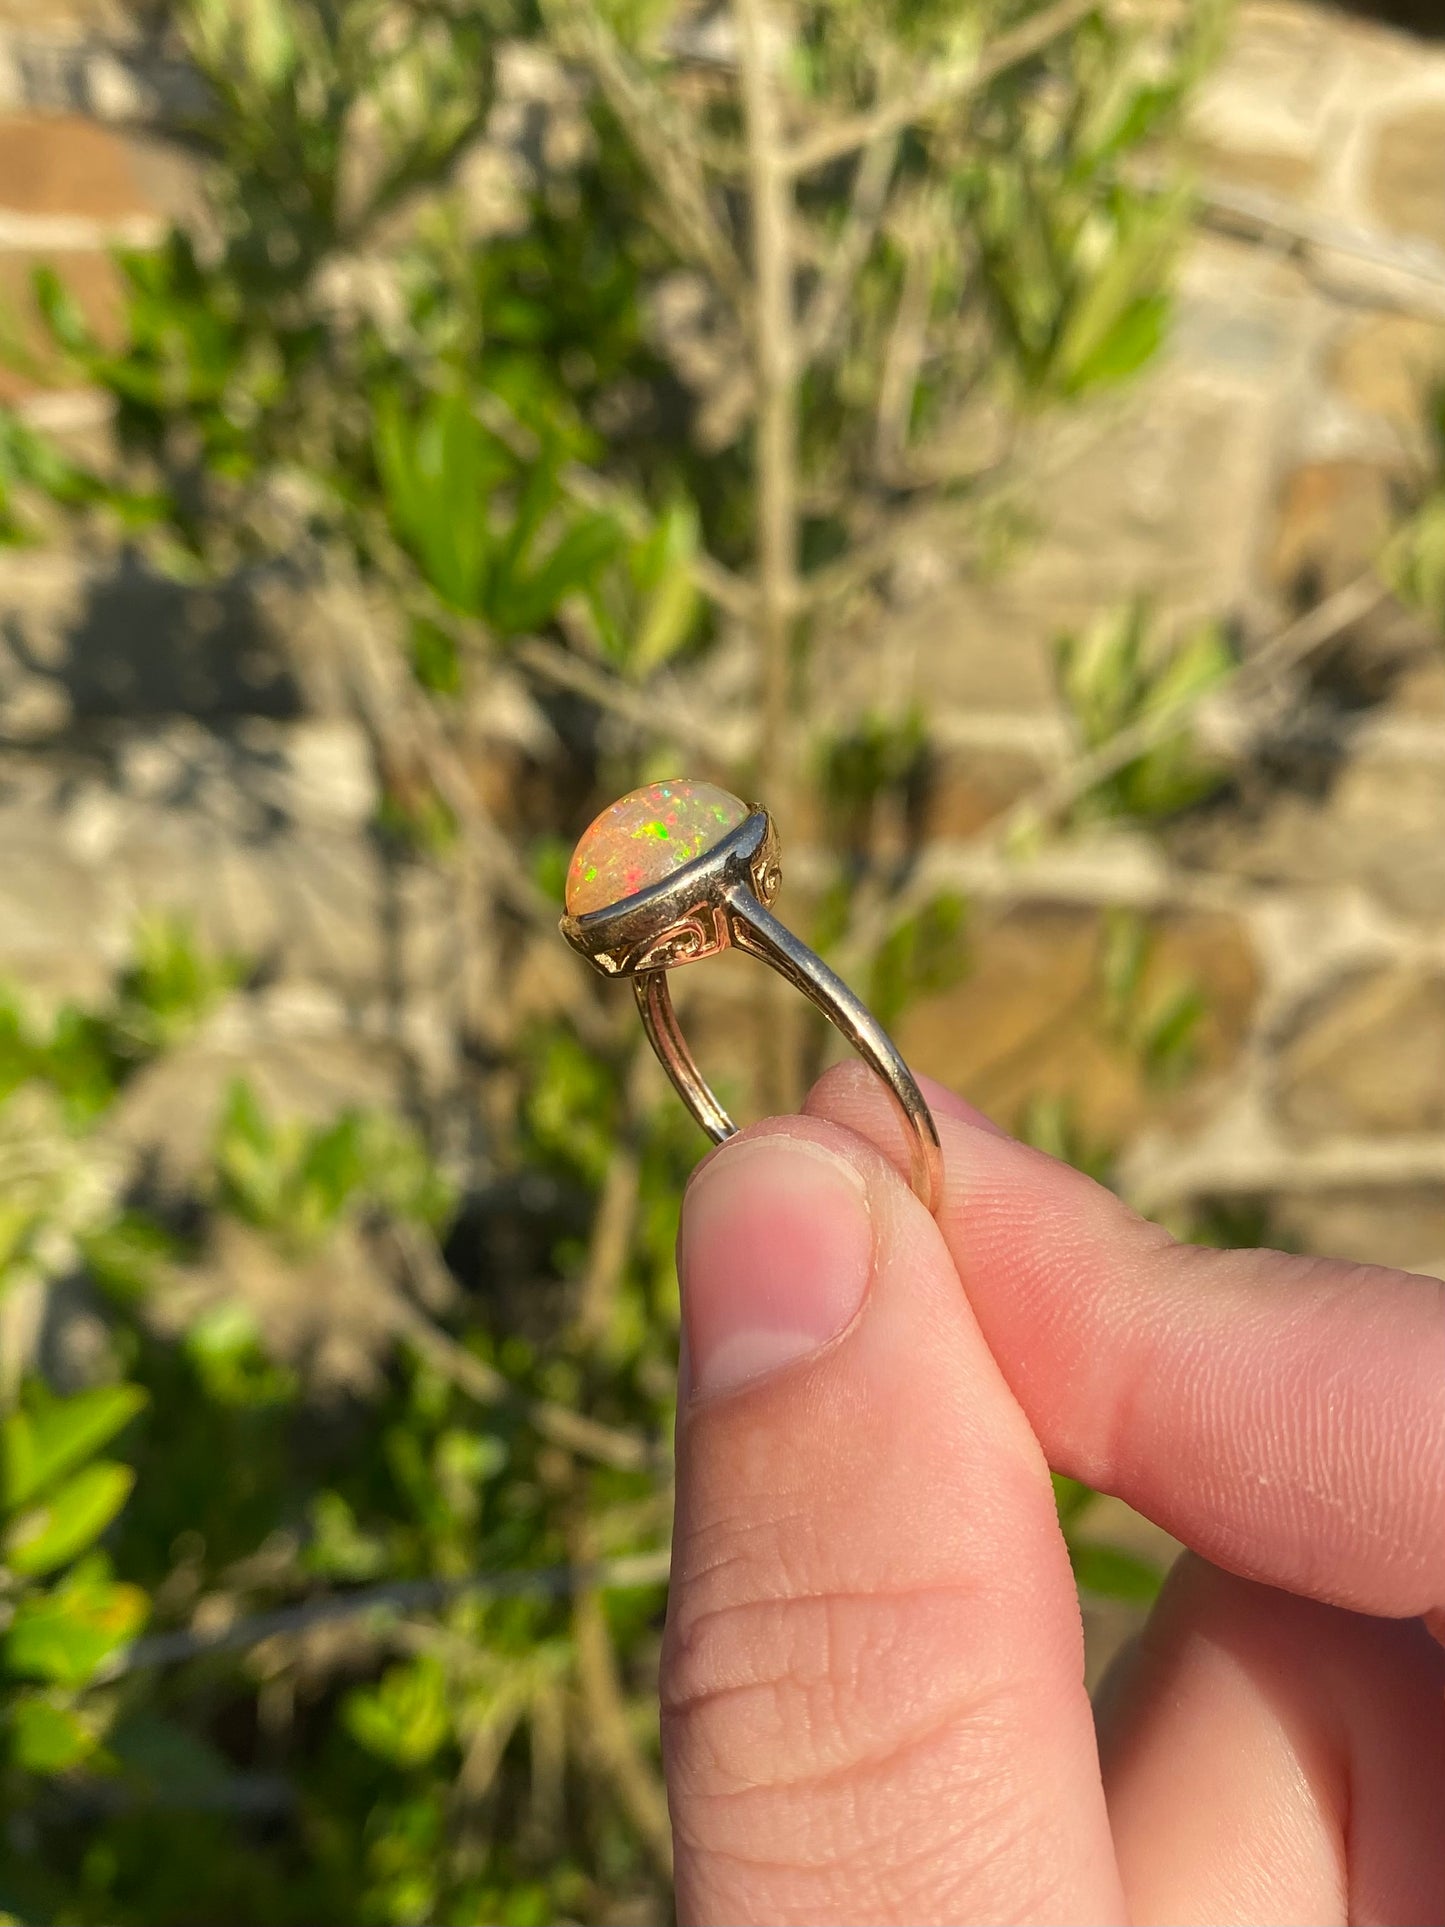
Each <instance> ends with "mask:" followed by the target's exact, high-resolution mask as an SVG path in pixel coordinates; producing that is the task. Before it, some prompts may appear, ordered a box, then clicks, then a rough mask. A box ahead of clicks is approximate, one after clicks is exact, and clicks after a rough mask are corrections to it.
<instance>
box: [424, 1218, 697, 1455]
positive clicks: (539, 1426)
mask: <svg viewBox="0 0 1445 1927" xmlns="http://www.w3.org/2000/svg"><path fill="white" fill-rule="evenodd" d="M390 1232H391V1238H392V1241H393V1243H394V1244H395V1245H396V1247H397V1249H398V1251H399V1252H400V1254H401V1256H402V1260H403V1262H404V1263H405V1264H406V1265H407V1267H408V1269H409V1270H411V1271H413V1272H414V1273H415V1274H417V1275H419V1276H420V1277H422V1278H423V1279H425V1277H426V1274H427V1268H428V1267H429V1266H430V1265H433V1264H440V1263H441V1262H442V1259H441V1257H440V1254H439V1253H438V1252H437V1251H436V1248H435V1246H434V1244H433V1243H432V1240H431V1237H430V1234H429V1233H427V1232H425V1231H422V1230H421V1229H420V1228H419V1227H417V1226H415V1225H407V1224H395V1225H393V1226H391V1227H390ZM390 1312H391V1318H392V1324H393V1328H394V1329H395V1331H396V1333H397V1335H398V1336H399V1337H402V1338H404V1339H405V1340H406V1341H407V1343H408V1344H409V1345H411V1346H412V1347H413V1349H414V1350H415V1351H416V1352H417V1354H418V1356H419V1357H421V1358H423V1359H425V1361H426V1362H427V1364H429V1365H430V1366H431V1367H432V1368H433V1370H434V1371H437V1372H439V1373H440V1374H441V1376H442V1377H444V1378H446V1379H449V1380H450V1381H451V1383H452V1384H453V1385H455V1386H456V1387H457V1388H458V1389H459V1390H460V1391H463V1392H465V1393H466V1395H467V1397H468V1398H474V1399H475V1400H476V1401H477V1403H478V1404H479V1405H494V1406H502V1407H508V1406H510V1407H511V1408H512V1409H513V1410H514V1411H516V1412H518V1413H519V1414H520V1415H521V1416H522V1417H523V1418H525V1419H526V1420H527V1422H528V1423H529V1424H530V1425H531V1426H533V1427H534V1429H535V1430H536V1431H537V1432H539V1433H540V1434H541V1435H542V1437H543V1438H547V1439H550V1440H551V1441H552V1443H553V1444H554V1445H561V1446H565V1447H566V1448H567V1450H568V1451H569V1452H576V1453H578V1454H579V1455H580V1456H581V1457H583V1458H588V1459H593V1460H596V1461H597V1462H598V1463H599V1464H602V1465H611V1466H616V1467H617V1468H618V1469H619V1470H621V1471H625V1472H641V1471H661V1470H664V1469H665V1468H666V1466H667V1463H668V1459H667V1454H666V1452H665V1451H664V1450H663V1448H661V1447H660V1446H657V1445H654V1444H653V1443H652V1442H651V1441H650V1440H648V1439H644V1438H642V1437H640V1436H639V1435H638V1434H637V1433H635V1432H624V1431H621V1430H619V1429H618V1428H617V1427H616V1426H612V1425H604V1424H602V1423H601V1421H600V1420H598V1419H594V1418H589V1417H588V1416H587V1415H586V1413H585V1412H574V1411H573V1410H572V1409H571V1407H570V1406H566V1405H558V1404H555V1403H554V1402H553V1401H551V1400H550V1399H536V1398H528V1397H527V1396H526V1395H525V1394H523V1393H520V1392H518V1390H517V1388H516V1387H515V1386H514V1385H513V1384H512V1383H511V1381H510V1380H509V1379H508V1378H506V1377H505V1376H504V1375H503V1374H502V1373H501V1372H499V1371H497V1369H496V1368H495V1366H492V1365H488V1364H487V1362H486V1361H485V1359H481V1358H478V1357H477V1355H476V1353H475V1352H469V1351H468V1350H467V1348H466V1346H465V1345H462V1344H459V1343H458V1342H457V1340H456V1339H455V1338H453V1337H452V1336H451V1335H450V1333H448V1332H445V1331H443V1330H442V1329H441V1327H440V1326H439V1325H436V1324H434V1323H433V1322H432V1320H431V1319H430V1318H428V1317H427V1315H426V1313H425V1312H424V1311H423V1310H422V1309H421V1307H420V1306H419V1305H416V1304H413V1303H412V1301H411V1300H410V1299H408V1298H404V1297H402V1296H401V1295H400V1294H399V1293H398V1294H396V1295H395V1296H394V1297H393V1299H392V1300H391V1305H390Z"/></svg>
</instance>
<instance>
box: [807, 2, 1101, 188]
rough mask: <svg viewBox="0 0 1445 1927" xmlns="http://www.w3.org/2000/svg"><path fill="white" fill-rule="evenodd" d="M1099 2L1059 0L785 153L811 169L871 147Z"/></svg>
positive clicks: (1038, 48) (1054, 35) (954, 100)
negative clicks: (974, 53) (963, 62)
mask: <svg viewBox="0 0 1445 1927" xmlns="http://www.w3.org/2000/svg"><path fill="white" fill-rule="evenodd" d="M1098 7H1099V0H1057V4H1056V5H1054V6H1052V7H1046V8H1045V9H1044V11H1043V12H1042V13H1038V14H1035V15H1034V16H1033V17H1032V18H1031V19H1029V20H1025V21H1024V22H1023V23H1022V25H1020V26H1018V27H1016V28H1015V29H1014V30H1013V32H1012V33H1006V34H1001V35H1000V36H999V38H998V39H997V40H995V41H994V42H993V44H992V46H990V47H988V48H986V49H985V51H984V52H983V53H982V54H981V55H980V56H979V57H978V59H977V60H975V61H973V62H972V63H971V64H970V65H969V66H967V67H958V68H954V69H952V70H950V71H947V72H945V73H942V74H939V75H938V76H937V78H936V79H934V80H931V81H925V82H921V83H920V84H918V85H915V86H914V87H913V88H911V89H908V88H905V89H903V90H902V91H901V92H900V93H899V95H898V96H897V98H895V99H893V100H888V101H885V102H883V103H882V105H881V106H878V107H870V108H868V109H867V110H866V111H865V112H863V113H861V114H853V115H850V116H849V118H848V119H847V120H843V121H839V122H837V123H836V124H835V125H834V126H832V127H824V128H821V129H819V131H818V132H817V133H815V134H810V135H808V136H807V137H806V138H804V139H803V140H800V141H799V142H798V143H797V145H796V146H795V147H794V148H793V149H792V151H791V153H789V154H788V155H787V156H786V161H785V164H786V166H787V168H788V171H789V172H790V173H793V174H810V173H812V172H813V170H814V169H815V168H819V167H824V166H826V165H827V163H828V162H829V161H836V160H841V159H842V158H843V156H844V155H845V154H851V153H853V152H854V151H855V150H856V149H857V148H860V147H866V146H867V145H868V144H869V142H870V141H875V140H878V139H880V138H881V137H882V136H884V135H886V134H895V133H901V132H902V131H903V129H904V128H905V127H912V126H915V125H916V124H917V123H918V122H920V121H926V120H930V119H932V117H933V116H934V115H935V114H938V113H939V112H941V111H942V110H943V109H944V108H945V107H953V106H956V105H957V104H958V103H959V101H961V100H967V99H968V98H969V96H970V95H972V94H976V93H979V92H980V91H981V90H982V89H983V88H984V87H986V86H987V85H988V84H989V82H990V81H992V80H997V79H998V77H999V75H1000V74H1002V73H1006V72H1007V71H1008V69H1009V68H1010V67H1017V66H1020V65H1021V64H1022V63H1023V62H1024V61H1026V60H1031V59H1032V58H1033V57H1034V55H1035V54H1037V53H1042V52H1043V50H1044V48H1045V47H1047V46H1048V45H1049V43H1050V42H1051V41H1054V40H1057V39H1058V38H1059V36H1060V35H1061V34H1065V33H1067V32H1068V31H1069V29H1070V28H1071V27H1076V26H1078V24H1079V22H1080V21H1081V20H1083V19H1085V18H1086V17H1087V16H1088V15H1089V14H1091V13H1096V12H1097V11H1098Z"/></svg>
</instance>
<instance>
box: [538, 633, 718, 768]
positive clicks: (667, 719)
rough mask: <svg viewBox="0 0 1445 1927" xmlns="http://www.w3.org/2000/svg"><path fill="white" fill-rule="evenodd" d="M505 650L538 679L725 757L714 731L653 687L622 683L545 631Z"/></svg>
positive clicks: (636, 725)
mask: <svg viewBox="0 0 1445 1927" xmlns="http://www.w3.org/2000/svg"><path fill="white" fill-rule="evenodd" d="M507 654H508V656H510V657H511V659H512V660H513V661H514V662H517V663H519V664H520V665H521V666H522V668H523V669H525V670H527V671H528V673H529V674H530V675H532V676H534V677H535V678H536V679H537V680H538V681H539V682H545V683H547V684H549V685H550V687H551V688H553V689H564V690H566V691H568V692H569V693H570V694H571V695H574V696H582V697H584V698H585V699H586V701H588V702H589V703H592V704H593V705H594V706H595V707H596V708H598V709H602V710H605V711H606V712H607V714H608V715H610V716H616V717H617V718H618V719H619V720H620V721H622V722H625V723H628V724H630V725H631V727H632V728H633V729H636V730H638V731H640V732H641V733H642V734H643V735H645V736H650V737H656V736H669V737H671V738H672V739H673V740H674V741H675V742H676V743H677V744H678V746H679V747H680V748H682V749H686V750H695V751H696V752H697V753H698V754H699V755H701V756H710V757H712V758H713V759H714V760H721V759H720V758H719V755H718V747H717V740H716V738H715V736H714V735H713V732H712V731H711V730H709V729H706V728H705V727H704V726H703V724H702V723H700V722H699V721H698V720H697V719H696V717H693V716H688V715H684V713H683V712H682V711H681V710H680V709H678V708H677V706H676V705H675V704H673V703H669V702H665V701H663V700H661V699H660V697H659V695H658V692H657V691H655V690H652V689H649V688H635V687H633V685H632V684H630V683H625V682H622V681H620V680H619V679H618V678H617V677H616V676H613V675H610V674H609V673H608V671H607V670H606V669H604V668H602V667H601V665H600V664H597V663H591V662H588V661H586V660H585V658H584V657H582V656H578V655H574V654H573V652H572V651H571V650H570V649H563V648H561V647H560V646H559V645H558V644H557V643H555V642H551V641H549V640H548V639H547V638H546V637H545V636H524V637H522V638H521V640H520V641H518V642H514V643H512V644H511V645H510V646H509V648H508V650H507Z"/></svg>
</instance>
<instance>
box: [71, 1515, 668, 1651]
mask: <svg viewBox="0 0 1445 1927" xmlns="http://www.w3.org/2000/svg"><path fill="white" fill-rule="evenodd" d="M670 1563H671V1556H670V1554H669V1553H668V1551H667V1549H666V1548H665V1547H664V1548H662V1549H660V1550H659V1551H656V1552H638V1553H631V1554H628V1555H627V1556H626V1557H624V1558H620V1559H603V1560H599V1561H598V1562H597V1563H596V1564H595V1565H591V1566H574V1565H568V1566H536V1567H533V1568H532V1569H530V1570H528V1569H526V1568H523V1569H521V1570H519V1571H515V1572H470V1573H462V1574H461V1575H460V1576H457V1577H449V1578H445V1579H398V1580H394V1581H392V1582H391V1583H390V1584H388V1585H383V1586H367V1587H364V1588H362V1589H360V1590H359V1591H356V1592H343V1593H330V1594H327V1595H326V1596H325V1597H323V1598H320V1599H308V1600H306V1601H305V1602H304V1603H302V1604H301V1605H298V1606H282V1607H280V1608H278V1609H277V1611H275V1612H269V1613H253V1614H251V1615H250V1616H249V1617H248V1618H245V1619H237V1620H233V1621H232V1622H231V1624H230V1625H228V1626H218V1627H217V1628H216V1629H215V1630H214V1631H212V1632H173V1633H154V1634H152V1636H151V1637H150V1638H149V1639H138V1640H137V1641H136V1642H135V1644H134V1645H133V1646H129V1647H127V1648H126V1650H125V1651H124V1652H123V1653H121V1654H119V1655H118V1656H117V1657H116V1658H115V1659H113V1660H111V1661H110V1662H109V1663H108V1664H107V1665H106V1667H105V1668H104V1669H103V1671H102V1672H101V1674H100V1675H99V1680H98V1683H103V1682H104V1681H107V1680H112V1679H119V1678H121V1677H123V1676H124V1675H125V1674H127V1673H139V1672H143V1671H146V1670H148V1669H149V1668H151V1667H155V1666H180V1665H183V1664H184V1663H185V1662H186V1661H187V1660H191V1659H199V1658H201V1657H202V1656H203V1655H206V1654H210V1653H238V1652H246V1651H249V1649H250V1648H251V1647H253V1646H259V1645H260V1644H261V1643H262V1641H263V1640H267V1639H282V1638H295V1637H297V1636H298V1635H299V1634H302V1633H308V1632H310V1631H311V1630H312V1629H313V1627H316V1626H325V1625H331V1624H333V1623H334V1622H335V1621H337V1620H341V1619H354V1618H357V1617H358V1616H359V1615H361V1614H365V1613H378V1612H384V1613H396V1612H419V1611H425V1610H427V1609H428V1608H429V1607H434V1606H442V1605H445V1604H446V1603H447V1601H448V1600H450V1599H459V1598H462V1597H464V1596H465V1595H466V1594H467V1593H485V1594H487V1595H488V1596H489V1597H491V1598H494V1599H524V1598H534V1597H535V1598H539V1599H565V1598H567V1597H568V1596H569V1595H570V1594H572V1593H575V1592H577V1591H578V1589H579V1588H581V1587H587V1588H589V1589H590V1590H591V1591H592V1592H593V1593H594V1594H595V1593H599V1592H624V1591H630V1590H632V1589H633V1588H641V1587H645V1586H656V1585H658V1584H660V1583H661V1582H662V1581H664V1580H665V1579H666V1578H667V1575H668V1569H669V1566H670Z"/></svg>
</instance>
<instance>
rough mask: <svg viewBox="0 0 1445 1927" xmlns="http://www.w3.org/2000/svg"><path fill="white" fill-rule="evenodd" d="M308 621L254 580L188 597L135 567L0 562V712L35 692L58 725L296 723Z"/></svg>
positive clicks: (7, 558)
mask: <svg viewBox="0 0 1445 1927" xmlns="http://www.w3.org/2000/svg"><path fill="white" fill-rule="evenodd" d="M316 638H317V623H316V620H315V618H314V616H312V617H310V618H308V615H307V611H306V610H305V609H304V607H303V606H302V604H301V602H300V601H299V599H298V597H297V596H296V595H295V594H291V593H287V592H286V585H285V584H284V583H275V582H273V581H270V580H269V579H263V578H261V577H260V576H256V577H252V578H247V579H245V580H237V581H233V582H231V583H229V584H226V585H222V586H220V587H217V588H212V589H205V590H199V589H185V588H182V587H180V586H178V585H177V584H175V583H173V582H168V581H165V580H162V579H161V578H159V577H157V576H154V575H152V574H150V573H149V572H148V571H146V570H145V569H143V568H142V567H140V566H139V565H138V564H136V563H135V562H133V561H130V560H127V559H125V558H122V557H116V558H114V560H113V561H111V562H110V563H107V562H106V560H105V559H104V558H103V557H100V558H97V559H96V561H95V562H94V563H92V564H90V565H87V564H84V563H82V562H80V561H79V560H78V559H77V558H76V557H74V556H73V555H68V554H66V553H64V552H63V551H50V552H43V551H30V552H18V551H13V550H12V551H9V552H7V553H0V713H3V711H4V709H5V708H6V707H7V706H8V705H9V703H10V702H11V701H12V699H13V698H14V697H16V696H17V695H18V694H20V693H21V692H22V691H24V690H25V689H27V687H29V686H31V685H34V684H36V683H39V684H44V685H49V686H50V689H51V691H52V694H53V697H54V703H53V708H54V713H55V715H56V717H57V718H58V719H59V720H62V721H71V720H92V719H99V718H110V717H141V716H174V715H176V714H178V713H182V714H190V715H196V716H207V717H222V716H236V715H260V716H272V717H294V716H297V715H299V714H300V713H301V711H302V709H303V707H304V706H305V705H306V697H305V695H304V694H303V689H302V680H303V679H304V674H305V669H304V665H305V663H306V661H307V657H308V647H309V643H310V642H311V641H314V640H315V639H316Z"/></svg>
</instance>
